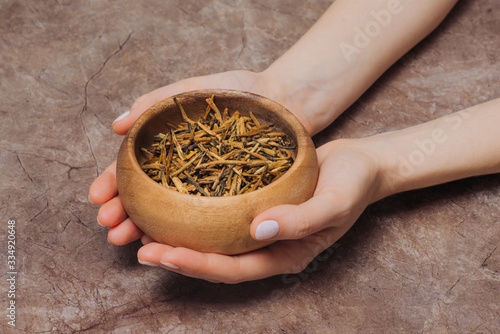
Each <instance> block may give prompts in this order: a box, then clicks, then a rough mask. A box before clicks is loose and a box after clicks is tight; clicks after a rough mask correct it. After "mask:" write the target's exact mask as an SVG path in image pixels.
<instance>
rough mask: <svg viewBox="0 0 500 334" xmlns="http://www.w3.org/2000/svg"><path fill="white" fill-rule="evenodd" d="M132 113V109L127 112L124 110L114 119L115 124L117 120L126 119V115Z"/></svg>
mask: <svg viewBox="0 0 500 334" xmlns="http://www.w3.org/2000/svg"><path fill="white" fill-rule="evenodd" d="M128 114H130V110H127V111H126V112H124V113H123V114H121V115H120V116H118V117H117V118H116V119H115V120H114V121H113V124H115V123H116V122H118V121H120V120H122V119H124V118H125V117H127V115H128Z"/></svg>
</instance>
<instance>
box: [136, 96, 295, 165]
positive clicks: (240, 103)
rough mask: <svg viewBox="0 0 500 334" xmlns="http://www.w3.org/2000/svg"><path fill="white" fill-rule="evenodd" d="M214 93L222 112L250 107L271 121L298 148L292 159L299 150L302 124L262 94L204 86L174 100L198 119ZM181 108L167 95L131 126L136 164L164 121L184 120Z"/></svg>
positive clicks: (246, 112)
mask: <svg viewBox="0 0 500 334" xmlns="http://www.w3.org/2000/svg"><path fill="white" fill-rule="evenodd" d="M213 94H215V98H214V103H215V105H216V106H217V107H218V109H219V110H220V111H221V112H222V111H223V110H224V109H225V108H228V111H229V115H230V116H231V115H232V114H233V113H234V112H235V111H239V112H240V114H241V115H245V116H249V111H251V112H252V113H253V114H254V115H255V117H256V118H257V119H258V120H259V121H260V122H261V124H272V125H274V127H275V129H276V131H280V132H284V133H285V134H286V136H287V139H288V140H289V142H290V144H291V145H292V146H294V147H297V146H298V149H297V150H293V151H292V155H293V158H294V160H295V159H296V157H297V153H298V150H300V145H299V144H300V143H299V142H298V139H297V138H298V137H297V129H301V128H302V124H300V123H299V122H298V120H297V119H296V118H295V117H294V116H293V115H292V114H291V113H290V112H289V111H288V110H286V109H285V108H284V107H282V106H281V105H279V104H278V103H276V102H273V101H271V100H269V99H267V98H264V97H262V96H258V95H254V94H249V93H245V92H239V91H228V90H217V91H215V90H206V91H195V92H188V93H183V94H179V95H176V98H177V100H178V101H179V102H180V104H181V105H182V106H183V108H184V110H185V111H186V114H187V115H188V117H189V118H190V119H192V120H193V121H198V120H199V119H200V118H202V117H203V116H204V115H205V112H206V108H207V105H208V104H207V102H206V101H205V100H206V99H207V98H210V97H211V96H212V95H213ZM183 122H184V120H183V118H182V114H181V111H180V110H179V108H178V107H177V105H176V104H175V102H174V100H173V98H169V99H166V100H164V101H162V102H160V103H158V104H156V105H155V106H153V107H151V108H150V109H148V111H146V112H145V113H144V114H143V115H142V116H141V117H140V118H139V119H138V122H137V123H136V124H135V125H134V126H136V125H137V126H139V128H138V129H137V134H136V137H135V147H134V148H135V156H136V159H137V162H138V164H139V165H140V164H142V163H143V162H144V161H145V160H146V159H147V157H146V156H145V154H144V153H143V152H142V151H141V147H144V148H149V147H150V146H151V145H152V144H153V142H154V135H156V134H158V133H160V132H162V133H166V132H167V131H169V129H170V127H169V126H168V125H167V124H171V125H174V126H178V125H179V124H180V123H183Z"/></svg>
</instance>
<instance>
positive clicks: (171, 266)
mask: <svg viewBox="0 0 500 334" xmlns="http://www.w3.org/2000/svg"><path fill="white" fill-rule="evenodd" d="M160 263H161V264H162V265H164V266H165V267H168V268H171V269H181V268H180V267H179V266H177V265H175V264H173V263H170V262H163V261H160Z"/></svg>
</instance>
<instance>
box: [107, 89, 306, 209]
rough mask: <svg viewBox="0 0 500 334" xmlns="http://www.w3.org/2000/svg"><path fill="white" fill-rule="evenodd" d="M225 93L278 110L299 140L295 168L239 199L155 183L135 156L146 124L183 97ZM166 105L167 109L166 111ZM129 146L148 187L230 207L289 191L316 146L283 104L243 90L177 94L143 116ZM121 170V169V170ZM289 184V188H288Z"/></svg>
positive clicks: (129, 138) (131, 132) (128, 139)
mask: <svg viewBox="0 0 500 334" xmlns="http://www.w3.org/2000/svg"><path fill="white" fill-rule="evenodd" d="M221 93H224V94H226V95H231V97H247V98H252V99H254V100H258V101H265V102H266V103H271V104H272V105H273V106H274V107H276V109H273V110H272V112H273V113H274V114H277V115H278V117H280V118H281V119H282V120H283V121H284V122H285V123H287V124H288V125H289V126H290V129H291V131H292V132H293V133H294V136H295V137H296V138H295V139H296V144H297V153H296V157H295V160H294V162H293V164H292V166H291V167H290V168H289V169H288V170H287V171H286V172H285V173H284V174H283V175H281V177H280V178H278V179H277V180H274V181H273V182H271V183H270V184H268V185H266V186H264V187H262V188H260V189H257V190H254V191H251V192H248V193H244V194H239V195H232V196H213V197H212V196H196V195H191V194H183V193H180V192H178V191H176V190H172V189H169V188H167V187H165V186H163V185H161V184H159V183H158V182H156V181H154V180H153V179H151V178H150V177H149V176H148V175H147V174H146V173H145V172H144V171H143V170H142V168H141V166H140V165H139V162H138V160H137V156H136V154H135V152H136V151H137V150H136V145H137V138H138V134H139V132H140V130H141V129H142V127H143V126H144V124H146V123H147V121H148V120H149V119H150V118H152V117H154V116H155V115H157V114H159V113H162V112H164V111H165V109H166V107H167V106H170V104H173V105H175V103H174V101H173V98H174V97H176V98H179V99H181V98H182V97H186V96H190V95H197V94H198V95H201V94H203V95H207V98H208V97H210V96H212V95H213V94H215V97H216V98H217V94H221ZM162 105H166V106H164V107H162ZM124 144H125V150H126V154H127V156H128V159H129V160H130V162H131V163H132V166H129V167H132V168H133V170H134V173H135V174H138V175H140V177H141V178H142V179H143V180H146V181H145V182H147V183H148V186H151V187H155V188H156V189H158V191H160V192H164V193H165V195H166V196H169V197H173V198H179V200H182V201H192V202H194V203H196V204H201V203H206V204H212V205H213V204H223V203H227V204H230V202H235V203H236V202H240V201H242V200H248V201H251V200H252V198H254V197H258V196H260V195H261V194H263V193H264V192H267V191H272V189H274V188H280V187H287V186H289V185H290V183H287V181H288V179H289V178H290V177H291V175H292V174H294V173H296V172H299V168H301V165H302V164H303V163H304V162H306V161H305V160H306V158H307V156H308V154H307V152H306V149H307V148H308V147H309V146H312V148H313V149H314V148H315V147H314V143H313V142H312V139H311V137H310V135H309V133H308V132H307V130H306V129H305V127H304V125H303V124H302V123H301V122H300V121H299V120H298V118H297V117H296V116H295V115H294V114H293V113H292V112H290V111H289V110H288V109H287V108H285V107H284V106H283V105H281V104H280V103H278V102H276V101H274V100H272V99H270V98H267V97H265V96H262V95H259V94H255V93H251V92H246V91H242V90H235V89H199V90H191V91H186V92H182V93H179V94H175V95H172V96H169V97H167V98H165V99H163V100H161V101H159V102H157V103H155V104H154V105H152V106H151V107H149V108H148V109H147V110H146V111H145V112H144V113H142V114H141V115H140V116H139V117H138V118H137V120H136V121H135V122H134V124H133V125H132V126H131V127H130V129H129V131H128V133H127V135H126V142H125V143H124ZM117 167H118V166H117ZM287 184H288V185H287Z"/></svg>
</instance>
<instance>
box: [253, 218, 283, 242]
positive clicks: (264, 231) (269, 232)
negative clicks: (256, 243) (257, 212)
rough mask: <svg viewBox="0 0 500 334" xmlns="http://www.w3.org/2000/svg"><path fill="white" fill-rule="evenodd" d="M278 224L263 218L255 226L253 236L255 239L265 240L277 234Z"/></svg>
mask: <svg viewBox="0 0 500 334" xmlns="http://www.w3.org/2000/svg"><path fill="white" fill-rule="evenodd" d="M279 230H280V226H279V224H278V222H277V221H275V220H264V221H263V222H261V223H260V224H259V226H257V230H255V238H256V239H257V240H265V239H269V238H272V237H274V236H276V235H277V234H278V232H279Z"/></svg>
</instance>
